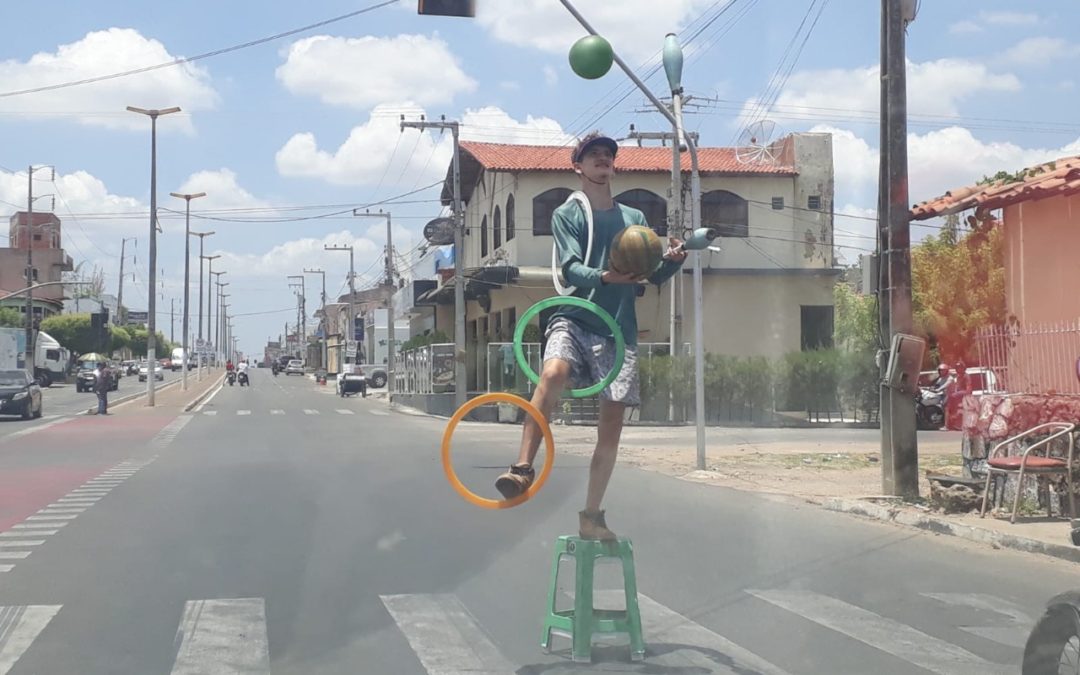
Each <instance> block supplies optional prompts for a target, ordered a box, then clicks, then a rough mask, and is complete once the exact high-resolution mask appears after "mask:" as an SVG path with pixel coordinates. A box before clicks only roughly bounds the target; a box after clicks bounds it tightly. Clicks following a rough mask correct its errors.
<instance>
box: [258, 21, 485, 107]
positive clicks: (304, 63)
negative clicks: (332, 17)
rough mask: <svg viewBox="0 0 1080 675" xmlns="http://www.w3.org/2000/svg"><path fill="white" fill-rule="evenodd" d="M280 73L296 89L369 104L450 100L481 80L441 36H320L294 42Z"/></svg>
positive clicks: (342, 102)
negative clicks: (471, 74)
mask: <svg viewBox="0 0 1080 675" xmlns="http://www.w3.org/2000/svg"><path fill="white" fill-rule="evenodd" d="M276 74H277V78H278V80H280V81H281V83H282V84H283V85H285V88H286V89H288V90H289V91H291V92H293V93H294V94H307V95H312V96H318V97H319V99H320V100H322V101H323V102H325V103H329V104H332V105H340V106H347V107H351V108H359V109H367V108H370V107H372V106H374V105H376V104H377V103H380V102H387V101H392V102H396V103H404V102H415V103H419V104H421V105H426V104H434V103H447V102H449V101H451V100H453V98H454V96H455V95H457V94H459V93H465V92H472V91H475V90H476V88H477V83H476V81H475V80H473V79H472V78H471V77H469V76H468V75H466V74H465V72H464V71H463V70H462V69H461V65H460V63H459V61H458V58H457V57H456V56H454V54H453V52H451V51H450V48H449V46H448V45H447V44H446V42H444V41H443V40H440V39H439V38H437V37H435V38H429V37H426V36H424V35H398V36H395V37H386V38H380V37H373V36H365V37H361V38H342V37H331V36H329V35H316V36H314V37H309V38H304V39H303V40H298V41H296V42H294V43H293V44H292V45H291V46H290V47H289V50H288V56H287V58H286V61H285V63H283V64H282V65H281V66H279V67H278V69H277V71H276Z"/></svg>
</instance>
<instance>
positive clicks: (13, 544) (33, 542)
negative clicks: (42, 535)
mask: <svg viewBox="0 0 1080 675" xmlns="http://www.w3.org/2000/svg"><path fill="white" fill-rule="evenodd" d="M44 543H45V540H44V539H16V540H15V541H0V548H23V547H24V546H41V545H42V544H44Z"/></svg>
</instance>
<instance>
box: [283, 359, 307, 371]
mask: <svg viewBox="0 0 1080 675" xmlns="http://www.w3.org/2000/svg"><path fill="white" fill-rule="evenodd" d="M285 374H286V375H303V374H304V362H303V361H301V360H300V359H292V360H290V361H289V365H287V366H285Z"/></svg>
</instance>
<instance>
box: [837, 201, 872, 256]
mask: <svg viewBox="0 0 1080 675" xmlns="http://www.w3.org/2000/svg"><path fill="white" fill-rule="evenodd" d="M876 219H877V209H876V208H869V207H863V206H857V205H855V204H845V205H844V206H843V207H841V208H839V209H836V210H835V211H834V212H833V244H834V245H835V246H836V257H837V258H838V259H839V260H840V261H841V262H843V263H846V264H854V263H856V262H858V260H859V256H860V255H862V254H865V253H872V252H873V251H874V250H875V249H876V247H877V238H876V237H877V220H876Z"/></svg>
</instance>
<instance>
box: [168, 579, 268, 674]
mask: <svg viewBox="0 0 1080 675" xmlns="http://www.w3.org/2000/svg"><path fill="white" fill-rule="evenodd" d="M174 644H178V645H179V647H178V649H177V652H176V662H175V663H174V664H173V668H172V671H171V672H172V675H204V674H205V673H245V674H247V675H254V674H256V673H260V674H262V673H266V674H269V672H270V650H269V647H268V646H267V638H266V604H265V603H264V601H263V599H262V598H234V599H220V600H190V601H188V602H187V603H186V604H185V605H184V618H183V621H182V622H181V623H180V627H179V628H178V629H177V631H176V640H175V641H174Z"/></svg>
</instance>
